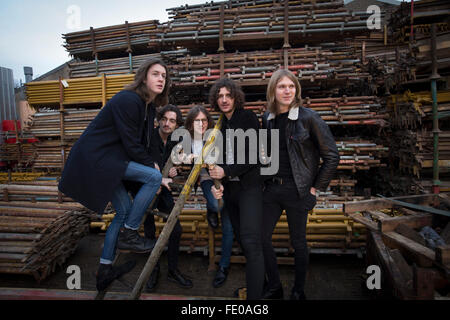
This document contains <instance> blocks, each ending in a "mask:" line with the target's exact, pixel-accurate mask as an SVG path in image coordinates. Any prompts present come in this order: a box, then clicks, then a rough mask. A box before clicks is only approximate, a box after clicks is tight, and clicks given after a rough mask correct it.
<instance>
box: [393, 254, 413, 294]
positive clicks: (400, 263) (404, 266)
mask: <svg viewBox="0 0 450 320" xmlns="http://www.w3.org/2000/svg"><path fill="white" fill-rule="evenodd" d="M389 254H390V255H391V257H392V259H393V260H394V261H395V264H396V265H397V267H398V268H399V269H400V272H401V274H402V278H403V280H404V282H405V286H406V287H407V288H409V289H412V284H413V269H412V267H411V266H410V265H409V264H408V263H407V262H406V260H405V258H404V257H403V255H402V253H401V252H400V250H398V249H392V250H389Z"/></svg>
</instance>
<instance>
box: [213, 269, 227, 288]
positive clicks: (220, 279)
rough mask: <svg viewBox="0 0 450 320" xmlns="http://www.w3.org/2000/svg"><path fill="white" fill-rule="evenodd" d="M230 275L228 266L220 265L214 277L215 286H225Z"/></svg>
mask: <svg viewBox="0 0 450 320" xmlns="http://www.w3.org/2000/svg"><path fill="white" fill-rule="evenodd" d="M227 276H228V268H225V267H222V266H219V269H218V270H217V272H216V276H215V277H214V281H213V287H214V288H219V287H221V286H223V284H224V283H225V281H226V280H227Z"/></svg>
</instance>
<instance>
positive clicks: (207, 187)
mask: <svg viewBox="0 0 450 320" xmlns="http://www.w3.org/2000/svg"><path fill="white" fill-rule="evenodd" d="M213 185H214V182H213V181H212V180H205V181H203V182H202V183H201V184H200V187H201V188H202V191H203V195H204V196H205V198H206V207H207V208H208V210H211V211H214V212H219V209H220V220H221V222H222V223H221V225H222V256H221V258H220V261H219V266H221V267H224V268H228V267H229V266H230V258H231V249H233V226H232V225H231V220H230V216H229V215H228V212H227V211H226V210H222V209H223V208H219V201H218V200H217V199H216V198H214V196H213V194H212V192H211V187H212V186H213Z"/></svg>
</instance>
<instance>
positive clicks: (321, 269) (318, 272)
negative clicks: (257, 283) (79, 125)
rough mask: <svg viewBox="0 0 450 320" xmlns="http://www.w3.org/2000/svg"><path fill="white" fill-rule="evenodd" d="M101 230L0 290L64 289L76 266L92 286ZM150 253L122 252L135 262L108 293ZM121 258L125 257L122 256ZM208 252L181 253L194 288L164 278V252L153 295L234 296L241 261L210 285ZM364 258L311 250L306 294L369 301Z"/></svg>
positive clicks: (7, 279)
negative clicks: (220, 282)
mask: <svg viewBox="0 0 450 320" xmlns="http://www.w3.org/2000/svg"><path fill="white" fill-rule="evenodd" d="M103 239H104V235H102V234H95V233H91V234H89V235H88V236H86V237H85V238H83V239H82V240H81V241H80V243H79V246H78V249H77V251H76V252H75V254H74V255H73V256H71V257H70V258H69V259H68V260H67V261H66V263H65V265H64V266H63V267H62V268H58V269H57V270H56V272H55V273H54V274H53V275H51V276H50V277H48V278H47V279H45V280H44V281H42V282H41V283H37V282H36V281H35V280H34V278H33V277H31V276H25V275H11V274H0V290H2V288H41V289H62V290H67V284H66V282H67V278H68V277H69V276H70V275H69V274H67V273H66V270H67V267H68V266H70V265H77V266H79V267H80V269H81V290H83V291H95V290H96V288H95V272H96V270H97V267H98V262H99V256H100V253H101V248H102V245H103ZM147 257H148V255H142V254H141V255H139V254H125V255H122V256H121V258H120V259H121V261H125V260H127V259H135V260H136V261H137V265H136V267H135V268H134V269H133V270H132V271H131V272H130V273H128V274H126V275H125V276H123V277H122V279H120V280H119V281H115V282H114V283H113V285H112V287H111V288H110V291H111V292H122V293H125V292H126V293H129V292H131V291H132V289H133V287H134V284H135V283H136V281H137V279H138V277H139V275H140V273H141V271H142V268H143V266H144V264H145V262H146V260H147ZM122 259H123V260H122ZM208 263H209V261H208V257H207V256H204V254H203V253H187V252H181V253H180V257H179V269H180V271H182V272H183V273H185V274H187V275H188V276H189V277H191V278H192V281H193V283H194V287H193V288H191V289H182V288H179V287H177V286H176V284H174V283H172V282H169V281H168V280H167V258H166V253H165V252H164V253H163V255H162V257H161V273H160V278H159V283H158V286H157V288H156V290H155V291H154V292H153V294H154V295H161V296H166V295H169V296H173V298H176V297H177V296H178V297H181V296H189V297H199V298H206V299H215V298H223V299H227V298H233V292H234V291H235V289H236V288H239V287H243V286H244V285H245V271H244V265H243V264H239V263H234V264H232V265H231V269H230V273H229V276H228V280H227V281H226V283H225V284H224V286H222V287H221V288H213V286H212V281H213V278H214V274H215V273H214V271H210V272H208ZM365 268H366V265H365V259H363V258H358V257H357V256H356V255H336V254H310V264H309V270H308V276H307V282H306V288H305V293H306V296H307V298H308V300H370V299H372V298H373V295H372V294H370V292H368V290H367V289H365V288H364V284H365V280H364V276H365ZM279 269H280V275H281V280H282V283H283V288H284V294H285V299H288V298H289V294H290V290H291V288H292V284H293V279H294V267H293V266H291V265H280V266H279Z"/></svg>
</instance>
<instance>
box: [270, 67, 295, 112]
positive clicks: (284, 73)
mask: <svg viewBox="0 0 450 320" xmlns="http://www.w3.org/2000/svg"><path fill="white" fill-rule="evenodd" d="M284 77H287V78H288V79H289V80H291V81H292V82H293V83H294V85H295V97H294V101H292V103H291V104H290V106H289V110H290V109H291V108H293V107H297V106H300V105H301V104H302V97H301V95H302V87H301V86H300V83H299V82H298V79H297V77H296V76H295V75H294V74H293V73H292V72H291V71H289V70H287V69H278V70H277V71H275V72H274V73H273V74H272V77H270V80H269V84H268V85H267V93H266V96H267V110H268V111H269V112H271V113H274V114H277V113H278V107H277V101H276V94H275V92H276V89H277V84H278V82H280V80H281V79H283V78H284Z"/></svg>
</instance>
